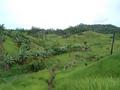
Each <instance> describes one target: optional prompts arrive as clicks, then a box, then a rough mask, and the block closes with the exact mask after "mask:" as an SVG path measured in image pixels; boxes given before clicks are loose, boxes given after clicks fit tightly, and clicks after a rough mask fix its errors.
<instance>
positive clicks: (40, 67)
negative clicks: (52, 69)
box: [29, 61, 46, 72]
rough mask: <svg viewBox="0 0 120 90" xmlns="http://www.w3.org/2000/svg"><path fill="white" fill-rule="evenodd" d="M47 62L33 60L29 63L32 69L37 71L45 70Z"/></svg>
mask: <svg viewBox="0 0 120 90" xmlns="http://www.w3.org/2000/svg"><path fill="white" fill-rule="evenodd" d="M45 67H46V66H45V64H44V62H43V61H33V62H32V63H30V64H29V69H30V71H33V72H37V71H39V70H43V69H44V68H45Z"/></svg>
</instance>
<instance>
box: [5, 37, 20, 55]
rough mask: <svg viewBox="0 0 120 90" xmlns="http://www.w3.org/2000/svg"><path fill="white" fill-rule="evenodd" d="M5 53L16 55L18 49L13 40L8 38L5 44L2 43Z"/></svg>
mask: <svg viewBox="0 0 120 90" xmlns="http://www.w3.org/2000/svg"><path fill="white" fill-rule="evenodd" d="M3 46H4V49H5V52H6V53H8V54H10V55H16V53H17V52H18V50H19V48H18V47H17V46H16V44H15V43H14V42H13V40H12V39H11V38H10V37H6V40H5V42H4V43H3Z"/></svg>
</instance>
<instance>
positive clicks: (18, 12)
mask: <svg viewBox="0 0 120 90" xmlns="http://www.w3.org/2000/svg"><path fill="white" fill-rule="evenodd" d="M119 9H120V0H0V24H5V27H6V28H26V29H29V28H31V27H32V26H36V27H40V28H45V29H48V28H54V29H56V28H60V29H64V28H67V27H69V26H75V25H78V24H80V23H84V24H113V25H116V26H119V27H120V10H119Z"/></svg>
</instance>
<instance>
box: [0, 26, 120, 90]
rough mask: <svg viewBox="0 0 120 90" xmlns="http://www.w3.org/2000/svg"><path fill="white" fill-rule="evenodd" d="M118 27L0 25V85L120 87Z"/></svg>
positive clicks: (72, 89)
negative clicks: (10, 26)
mask: <svg viewBox="0 0 120 90" xmlns="http://www.w3.org/2000/svg"><path fill="white" fill-rule="evenodd" d="M119 29H120V28H118V27H116V26H113V25H81V24H80V25H77V26H74V27H69V28H66V29H64V30H61V29H56V30H54V29H47V30H46V29H40V28H36V27H32V28H31V29H30V30H24V29H20V30H19V29H16V30H9V29H5V28H3V29H1V28H0V90H120V85H119V83H120V72H119V71H120V69H119V66H120V63H119V60H120V52H119V51H120V32H119ZM113 32H115V38H114V39H115V42H114V46H113V55H110V52H111V45H112V39H113Z"/></svg>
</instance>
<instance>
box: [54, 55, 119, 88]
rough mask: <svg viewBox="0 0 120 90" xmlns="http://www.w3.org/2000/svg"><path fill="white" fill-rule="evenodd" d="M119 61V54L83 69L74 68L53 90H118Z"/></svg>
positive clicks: (59, 80)
mask: <svg viewBox="0 0 120 90" xmlns="http://www.w3.org/2000/svg"><path fill="white" fill-rule="evenodd" d="M119 60H120V53H118V54H115V55H112V56H109V57H106V58H104V59H102V60H101V61H98V62H95V63H93V64H91V65H89V66H87V67H85V68H82V69H80V68H76V69H75V70H74V71H72V72H70V73H67V74H65V75H64V76H63V78H62V79H58V81H57V85H58V86H56V89H55V90H119V89H120V85H119V83H120V79H119V77H120V72H119V71H120V69H119V66H120V61H119ZM60 76H61V75H60ZM63 80H64V82H63Z"/></svg>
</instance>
